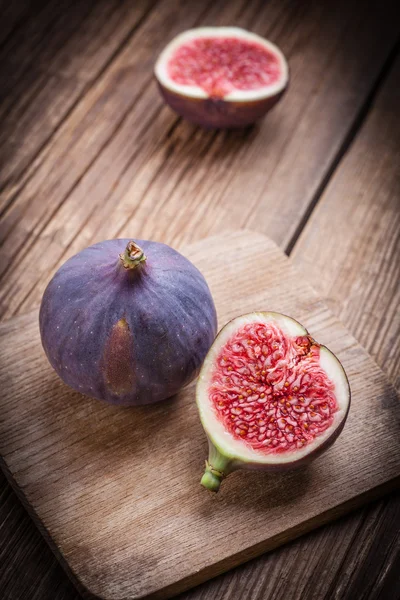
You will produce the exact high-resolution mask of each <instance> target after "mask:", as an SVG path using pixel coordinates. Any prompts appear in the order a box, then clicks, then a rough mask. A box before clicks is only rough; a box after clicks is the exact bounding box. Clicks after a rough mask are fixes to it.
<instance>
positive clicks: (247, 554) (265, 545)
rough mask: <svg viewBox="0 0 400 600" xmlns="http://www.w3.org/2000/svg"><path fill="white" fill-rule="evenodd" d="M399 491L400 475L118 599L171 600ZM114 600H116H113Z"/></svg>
mask: <svg viewBox="0 0 400 600" xmlns="http://www.w3.org/2000/svg"><path fill="white" fill-rule="evenodd" d="M398 489H400V476H398V477H395V478H394V479H391V480H390V481H386V482H385V483H383V484H381V485H379V486H377V487H375V488H371V489H370V490H368V491H366V492H364V493H362V494H360V495H359V496H356V497H354V498H351V499H350V500H348V501H347V502H344V503H343V504H339V505H338V506H335V507H334V508H332V509H330V510H328V511H325V512H324V513H321V514H320V515H317V516H316V517H313V518H311V519H309V520H307V521H303V522H302V523H300V524H299V525H296V526H294V527H293V528H291V529H289V530H287V531H285V532H284V533H280V534H278V535H276V536H274V537H273V538H271V539H269V540H265V541H263V542H260V543H259V544H256V545H255V546H252V547H250V548H247V549H245V550H242V551H241V552H239V553H237V554H234V555H232V556H230V557H228V558H226V559H223V560H222V561H220V562H218V563H214V564H213V565H210V566H209V567H206V568H205V569H203V570H201V571H199V572H198V573H196V574H194V575H191V576H189V577H186V578H185V579H181V580H180V581H177V582H175V583H174V584H172V585H170V586H167V587H165V588H163V590H160V591H158V592H154V593H152V594H149V595H145V596H137V597H135V598H133V597H132V598H118V600H169V599H170V598H173V597H174V596H176V595H177V594H181V593H182V592H186V591H188V590H189V589H192V588H194V587H196V586H197V585H200V584H201V583H205V582H206V581H209V580H210V579H213V578H215V577H218V576H219V575H222V574H223V573H226V572H227V571H229V570H231V569H234V568H235V567H238V566H240V565H243V564H244V563H247V562H249V561H250V560H253V559H255V558H257V557H259V556H260V555H262V554H265V553H266V552H271V551H272V550H275V549H276V548H279V547H280V546H284V545H285V544H287V543H289V542H292V541H294V540H295V539H297V538H299V537H302V536H303V535H307V534H308V533H310V532H312V531H314V530H315V529H318V528H320V527H322V526H324V525H328V524H329V523H333V522H334V521H337V520H338V519H339V518H341V517H343V516H345V515H347V514H349V513H350V512H352V511H354V510H356V509H357V508H361V507H362V506H364V505H365V504H367V503H369V502H373V501H376V500H379V499H380V498H382V497H383V496H385V495H386V494H388V493H390V492H392V491H395V490H398ZM189 580H190V581H189ZM105 600H108V599H105ZM110 600H111V599H110ZM112 600H117V599H114V598H113V599H112Z"/></svg>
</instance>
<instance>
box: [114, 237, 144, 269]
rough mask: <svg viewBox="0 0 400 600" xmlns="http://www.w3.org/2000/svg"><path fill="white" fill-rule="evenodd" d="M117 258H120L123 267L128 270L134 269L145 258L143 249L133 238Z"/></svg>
mask: <svg viewBox="0 0 400 600" xmlns="http://www.w3.org/2000/svg"><path fill="white" fill-rule="evenodd" d="M119 258H120V259H121V262H122V265H123V267H124V269H130V270H133V269H136V267H137V266H139V265H140V263H142V262H145V260H146V256H145V254H144V252H143V250H142V249H141V248H140V247H139V246H138V245H137V244H136V243H135V242H134V241H133V240H131V241H130V242H129V243H128V245H127V247H126V248H125V252H122V253H121V254H120V255H119Z"/></svg>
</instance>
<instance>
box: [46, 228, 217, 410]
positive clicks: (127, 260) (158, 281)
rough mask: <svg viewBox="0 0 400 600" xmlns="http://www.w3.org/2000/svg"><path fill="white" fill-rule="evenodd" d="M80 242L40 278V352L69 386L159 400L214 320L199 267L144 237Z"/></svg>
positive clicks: (187, 368) (190, 369) (187, 366)
mask: <svg viewBox="0 0 400 600" xmlns="http://www.w3.org/2000/svg"><path fill="white" fill-rule="evenodd" d="M138 243H139V244H140V245H138V244H136V243H135V242H132V241H129V240H123V239H122V240H121V239H119V240H109V241H105V242H101V243H98V244H95V245H94V246H90V247H89V248H86V249H85V250H82V251H81V252H79V253H78V254H77V255H75V256H73V257H72V258H70V259H69V260H67V262H66V263H64V264H63V265H62V266H61V267H60V269H59V270H58V271H57V273H56V274H55V275H54V277H53V279H52V280H51V281H50V283H49V284H48V286H47V288H46V290H45V292H44V295H43V299H42V303H41V307H40V316H39V321H40V333H41V338H42V344H43V348H44V350H45V352H46V355H47V357H48V359H49V361H50V363H51V365H52V366H53V368H54V369H55V371H56V372H57V373H58V375H59V376H60V377H61V379H62V380H63V381H64V382H65V383H67V384H68V385H69V386H71V387H72V388H74V389H75V390H77V391H78V392H81V393H82V394H86V395H87V396H91V397H94V398H98V399H100V400H105V401H107V402H109V403H112V404H121V405H141V404H150V403H153V402H158V401H160V400H164V399H166V398H168V397H170V396H172V395H173V394H175V393H176V392H178V391H179V390H180V389H181V388H182V387H183V386H185V385H186V384H188V383H189V382H190V381H192V380H193V379H194V378H195V377H196V376H197V374H198V372H199V369H200V367H201V364H202V362H203V360H204V357H205V355H206V353H207V351H208V349H209V348H210V346H211V344H212V342H213V340H214V337H215V334H216V330H217V318H216V311H215V307H214V302H213V299H212V297H211V293H210V290H209V288H208V286H207V283H206V281H205V279H204V277H203V275H202V274H201V273H200V271H199V270H198V269H197V268H196V267H195V266H194V265H193V264H192V263H191V262H190V261H189V260H188V259H187V258H185V257H184V256H182V255H181V254H180V253H179V252H176V251H175V250H173V249H172V248H170V247H169V246H167V245H165V244H160V243H157V242H150V241H141V240H139V241H138Z"/></svg>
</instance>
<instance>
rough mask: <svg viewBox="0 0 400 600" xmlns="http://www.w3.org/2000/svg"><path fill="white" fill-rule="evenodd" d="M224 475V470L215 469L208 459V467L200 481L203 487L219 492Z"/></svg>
mask: <svg viewBox="0 0 400 600" xmlns="http://www.w3.org/2000/svg"><path fill="white" fill-rule="evenodd" d="M224 476H225V475H224V473H222V471H218V469H214V467H213V466H212V465H210V463H209V462H208V460H206V469H205V471H204V475H203V477H202V478H201V481H200V483H201V485H202V486H203V487H205V488H207V490H210V491H211V492H218V490H219V487H220V485H221V481H222V479H223V478H224Z"/></svg>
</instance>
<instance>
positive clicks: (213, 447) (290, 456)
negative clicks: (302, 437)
mask: <svg viewBox="0 0 400 600" xmlns="http://www.w3.org/2000/svg"><path fill="white" fill-rule="evenodd" d="M249 323H250V324H251V323H265V324H270V323H273V324H274V325H277V326H278V327H279V328H280V330H281V331H282V332H283V333H284V334H285V336H287V337H288V338H297V337H303V336H304V337H306V338H308V339H309V340H310V343H311V344H312V346H313V347H318V348H319V366H320V367H321V368H322V370H323V371H324V373H325V374H326V376H327V378H328V379H329V380H330V382H332V383H333V384H334V393H335V397H336V401H337V410H336V412H334V414H333V422H332V423H331V425H330V426H329V428H328V429H327V430H326V431H324V432H322V433H321V434H320V435H317V436H315V437H314V439H313V440H312V441H310V442H309V443H307V444H306V445H305V446H304V447H302V448H296V449H295V450H294V451H287V452H282V453H279V454H269V453H264V452H263V451H260V450H258V449H257V450H256V449H254V448H252V447H251V445H250V444H249V443H248V442H246V441H244V440H242V439H240V438H237V437H234V436H233V435H232V434H231V432H229V431H228V430H227V428H226V426H225V424H224V423H223V422H222V420H220V419H219V418H218V416H217V414H216V410H215V406H214V404H213V401H212V399H211V398H210V394H209V389H210V385H211V380H212V377H213V374H214V373H215V365H216V361H217V358H218V356H219V355H220V352H221V350H222V348H224V347H225V346H226V344H227V343H228V342H229V340H230V339H231V337H232V335H233V334H235V332H237V331H239V330H240V328H241V327H243V326H244V325H246V324H249ZM196 402H197V406H198V410H199V414H200V420H201V423H202V425H203V428H204V430H205V432H206V434H207V437H208V440H209V457H208V461H206V471H205V473H204V475H203V478H202V482H201V483H202V485H204V487H206V488H207V489H210V490H211V491H218V489H219V486H220V484H221V481H222V479H223V478H224V477H226V476H227V475H229V474H230V473H231V472H232V471H234V470H236V469H243V468H245V469H261V470H265V471H284V470H288V469H292V468H295V467H297V466H301V465H305V464H308V463H309V462H311V461H312V460H314V459H315V458H316V457H318V456H319V455H320V454H321V453H322V452H324V451H325V450H326V449H328V448H329V447H330V446H331V445H332V444H333V443H334V441H335V440H336V439H337V437H338V435H339V434H340V433H341V431H342V429H343V426H344V424H345V421H346V418H347V415H348V412H349V408H350V386H349V382H348V379H347V376H346V373H345V371H344V369H343V367H342V365H341V363H340V362H339V360H338V359H337V358H336V356H335V355H334V354H333V353H332V352H331V351H330V350H328V348H326V347H325V346H322V345H319V344H318V343H317V342H316V341H315V340H314V339H313V338H311V337H310V336H309V334H308V332H307V330H306V329H305V328H304V327H303V326H302V325H300V323H298V321H296V320H294V319H292V318H291V317H288V316H286V315H282V314H280V313H275V312H256V313H251V314H248V315H243V316H240V317H237V318H236V319H233V320H232V321H230V322H229V323H228V324H227V325H226V326H225V327H224V328H223V329H222V330H221V331H220V333H219V334H218V336H217V337H216V339H215V341H214V343H213V345H212V347H211V348H210V350H209V352H208V354H207V356H206V359H205V361H204V363H203V366H202V369H201V371H200V375H199V379H198V382H197V389H196Z"/></svg>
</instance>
